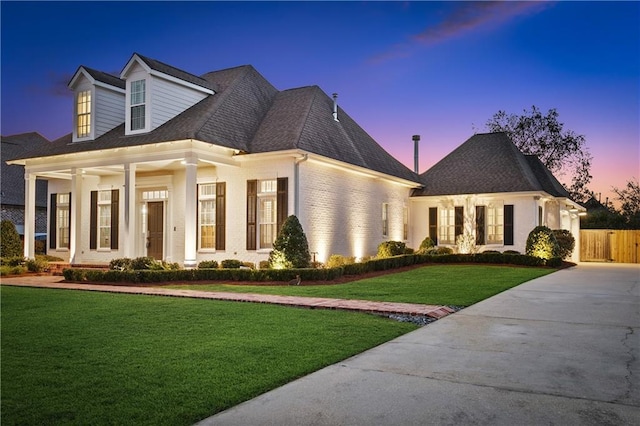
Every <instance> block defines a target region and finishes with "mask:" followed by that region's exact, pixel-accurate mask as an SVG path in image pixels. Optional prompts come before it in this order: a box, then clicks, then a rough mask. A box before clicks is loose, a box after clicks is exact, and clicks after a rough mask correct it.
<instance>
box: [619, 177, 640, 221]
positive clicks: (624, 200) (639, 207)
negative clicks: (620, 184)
mask: <svg viewBox="0 0 640 426" xmlns="http://www.w3.org/2000/svg"><path fill="white" fill-rule="evenodd" d="M613 192H615V193H616V195H617V198H616V199H617V200H618V201H620V213H621V214H622V217H623V218H624V220H625V224H626V226H627V227H628V228H630V229H640V184H638V180H637V179H635V178H631V179H630V180H629V181H628V182H627V186H626V187H624V188H622V189H620V188H615V187H614V188H613Z"/></svg>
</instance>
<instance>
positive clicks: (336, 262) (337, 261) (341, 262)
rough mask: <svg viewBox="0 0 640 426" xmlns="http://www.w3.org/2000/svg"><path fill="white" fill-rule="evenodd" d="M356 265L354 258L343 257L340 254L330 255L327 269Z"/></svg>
mask: <svg viewBox="0 0 640 426" xmlns="http://www.w3.org/2000/svg"><path fill="white" fill-rule="evenodd" d="M354 263H356V258H355V257H353V256H343V255H341V254H332V255H331V256H329V260H327V268H340V267H342V266H345V265H351V264H354Z"/></svg>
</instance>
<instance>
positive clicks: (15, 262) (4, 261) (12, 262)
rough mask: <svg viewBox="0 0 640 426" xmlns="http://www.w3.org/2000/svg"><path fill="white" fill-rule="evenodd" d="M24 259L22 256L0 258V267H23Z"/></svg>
mask: <svg viewBox="0 0 640 426" xmlns="http://www.w3.org/2000/svg"><path fill="white" fill-rule="evenodd" d="M24 262H25V258H24V257H22V256H13V257H0V265H2V266H11V267H13V266H24Z"/></svg>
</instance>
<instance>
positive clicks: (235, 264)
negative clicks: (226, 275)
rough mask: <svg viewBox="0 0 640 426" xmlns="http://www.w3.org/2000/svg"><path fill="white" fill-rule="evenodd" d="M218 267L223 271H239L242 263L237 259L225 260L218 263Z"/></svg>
mask: <svg viewBox="0 0 640 426" xmlns="http://www.w3.org/2000/svg"><path fill="white" fill-rule="evenodd" d="M220 266H221V267H222V268H223V269H240V267H241V266H242V262H241V261H239V260H237V259H225V260H223V261H222V262H220Z"/></svg>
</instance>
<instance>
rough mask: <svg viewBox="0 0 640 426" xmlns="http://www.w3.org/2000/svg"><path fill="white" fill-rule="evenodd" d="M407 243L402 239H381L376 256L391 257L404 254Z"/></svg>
mask: <svg viewBox="0 0 640 426" xmlns="http://www.w3.org/2000/svg"><path fill="white" fill-rule="evenodd" d="M406 249H407V245H406V244H405V243H403V242H402V241H383V242H381V243H380V245H379V246H378V257H379V258H384V257H391V256H399V255H401V254H405V250H406Z"/></svg>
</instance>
